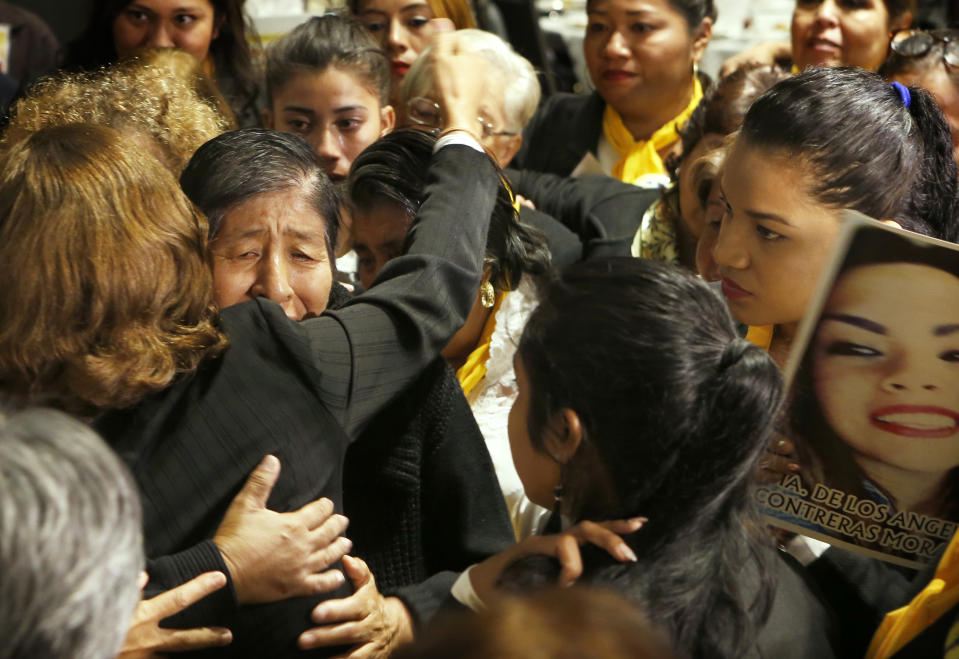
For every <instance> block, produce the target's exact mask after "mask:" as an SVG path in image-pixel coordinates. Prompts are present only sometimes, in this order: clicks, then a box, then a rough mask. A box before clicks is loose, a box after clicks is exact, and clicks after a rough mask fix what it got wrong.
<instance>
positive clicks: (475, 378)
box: [456, 291, 507, 396]
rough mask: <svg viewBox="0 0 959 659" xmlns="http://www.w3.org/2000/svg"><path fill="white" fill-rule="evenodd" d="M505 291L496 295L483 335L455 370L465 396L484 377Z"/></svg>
mask: <svg viewBox="0 0 959 659" xmlns="http://www.w3.org/2000/svg"><path fill="white" fill-rule="evenodd" d="M506 293H507V291H500V292H499V293H497V294H496V303H495V304H493V309H492V310H491V311H490V315H489V318H487V319H486V324H485V325H484V326H483V333H482V334H480V340H479V343H478V344H476V347H475V348H473V352H471V353H470V355H469V357H467V358H466V361H465V362H463V365H462V366H460V367H459V368H458V369H457V370H456V378H457V379H458V380H459V381H460V386H461V387H463V393H464V394H466V395H467V396H469V395H470V392H471V391H473V388H474V387H476V385H478V384H479V383H480V381H481V380H482V379H483V378H484V377H486V362H488V361H489V346H490V341H491V340H492V339H493V330H495V329H496V312H497V311H499V308H500V306H501V305H502V304H503V300H505V299H506Z"/></svg>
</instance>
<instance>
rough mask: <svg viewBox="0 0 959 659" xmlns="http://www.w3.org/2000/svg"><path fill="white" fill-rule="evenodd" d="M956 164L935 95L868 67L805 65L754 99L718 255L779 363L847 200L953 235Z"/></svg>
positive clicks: (740, 314)
mask: <svg viewBox="0 0 959 659" xmlns="http://www.w3.org/2000/svg"><path fill="white" fill-rule="evenodd" d="M956 176H957V175H956V163H955V162H954V161H953V158H952V141H951V138H950V134H949V127H948V126H947V125H946V122H945V120H944V119H943V117H942V113H941V112H940V111H939V108H938V106H937V105H936V102H935V100H934V99H933V98H932V97H931V96H930V95H929V94H928V93H927V92H925V91H923V90H922V89H920V88H918V87H905V86H903V85H900V84H898V83H894V84H893V85H890V84H889V83H887V82H884V81H883V80H882V79H881V78H880V77H879V76H877V75H876V74H874V73H868V72H866V71H863V70H861V69H855V68H851V67H850V68H847V67H837V68H819V69H809V70H807V71H805V72H803V73H801V74H799V75H796V76H793V77H791V78H788V79H786V80H784V81H782V82H780V83H778V84H776V85H775V86H773V87H772V89H770V90H769V91H768V92H766V93H765V94H763V95H762V96H761V97H760V98H759V99H757V100H756V102H755V103H753V105H752V106H751V107H750V109H749V112H747V114H746V118H745V120H744V123H743V128H742V130H741V131H740V133H739V136H738V137H737V138H736V141H735V143H734V144H733V146H732V149H731V150H730V153H729V157H728V158H727V160H726V165H725V169H724V171H723V176H722V191H723V198H724V204H725V206H726V211H725V214H724V215H723V218H722V223H721V227H720V232H719V237H718V239H717V242H716V246H715V248H714V249H713V257H714V259H715V261H716V263H717V265H718V267H719V272H720V275H721V277H722V287H723V294H724V295H725V296H726V300H727V302H728V304H729V308H730V311H731V312H732V314H733V317H735V318H736V320H738V321H740V322H742V323H746V324H748V325H750V326H751V327H752V328H754V329H753V331H752V333H751V334H750V337H751V338H753V339H754V340H756V341H757V342H758V343H761V344H763V345H764V347H767V348H770V349H771V351H772V352H773V357H774V358H775V359H776V360H777V361H779V362H780V363H782V362H783V361H785V356H786V354H787V353H788V348H789V345H790V342H791V339H792V336H793V333H794V332H795V329H796V326H797V325H798V323H799V321H800V319H801V318H802V316H803V314H804V313H805V311H806V307H807V306H808V304H809V301H810V298H811V297H812V294H813V292H814V291H815V289H816V285H817V283H818V281H819V277H820V275H821V273H822V271H823V269H824V268H825V266H826V263H827V261H828V260H829V257H830V254H831V253H832V249H833V247H834V245H835V242H836V239H837V237H838V235H839V229H840V219H839V218H840V212H841V210H842V209H847V208H848V209H853V210H857V211H859V212H861V213H865V214H866V215H869V216H871V217H874V218H877V219H881V220H885V221H889V222H892V223H895V224H898V225H900V226H901V227H903V228H905V229H909V230H911V231H916V232H918V233H922V234H925V235H930V236H934V237H936V238H942V239H944V240H948V241H952V242H955V241H956V240H957V238H959V225H957V183H956Z"/></svg>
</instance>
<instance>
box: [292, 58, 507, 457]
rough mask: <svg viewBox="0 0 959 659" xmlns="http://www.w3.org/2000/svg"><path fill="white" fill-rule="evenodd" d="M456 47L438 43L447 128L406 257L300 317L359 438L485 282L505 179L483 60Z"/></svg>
mask: <svg viewBox="0 0 959 659" xmlns="http://www.w3.org/2000/svg"><path fill="white" fill-rule="evenodd" d="M454 48H455V46H452V45H450V44H449V43H448V42H447V41H445V40H443V39H440V40H439V41H438V42H437V47H436V48H434V49H433V54H432V56H433V57H434V58H435V59H436V79H437V87H438V90H439V92H440V96H441V98H442V106H443V114H444V119H445V121H444V130H443V132H442V135H443V136H442V137H441V138H440V140H439V141H438V142H437V148H436V151H435V152H434V155H433V161H432V163H431V165H430V171H429V183H428V185H427V188H426V199H425V201H424V202H423V204H422V205H421V206H420V209H419V212H418V213H417V215H416V219H415V221H414V225H413V228H412V230H411V232H410V238H409V240H410V244H409V249H408V251H407V253H406V254H405V255H404V256H402V257H399V258H396V259H393V260H392V261H390V263H389V264H387V266H386V267H385V268H384V269H383V271H382V272H381V273H380V275H379V277H378V279H377V284H376V286H375V287H374V288H373V289H371V290H370V291H368V292H367V293H364V294H363V295H361V296H359V297H357V298H356V299H355V300H354V301H352V302H351V303H349V304H348V305H347V306H345V307H343V308H342V309H340V310H337V311H330V312H328V313H325V314H324V315H323V316H321V317H319V318H317V319H312V320H307V321H305V322H304V323H302V327H303V328H304V330H305V331H306V333H307V335H308V339H309V341H310V345H311V348H312V351H313V355H314V358H315V361H316V362H317V365H318V373H317V377H318V379H319V392H320V396H321V398H322V399H323V401H324V402H325V403H326V404H327V406H328V407H329V409H330V410H331V411H332V412H333V414H334V415H335V416H336V417H337V419H338V420H339V421H340V422H341V423H342V424H343V426H344V428H346V430H347V432H348V434H349V435H350V436H351V437H354V438H355V437H356V436H357V435H358V434H359V432H360V430H361V429H362V427H363V426H364V425H365V423H366V422H367V421H368V420H369V419H370V418H371V417H372V416H373V415H374V414H376V412H378V411H379V410H380V409H382V408H383V406H385V405H386V404H387V403H389V402H390V401H391V400H392V399H393V398H394V397H395V396H396V395H397V394H398V393H399V392H400V391H402V390H403V389H404V388H405V387H406V386H408V385H409V384H410V383H411V382H412V381H413V379H414V378H415V377H416V376H417V375H418V374H419V373H420V371H421V370H422V369H423V368H425V367H426V366H427V365H428V364H429V363H430V361H431V360H432V359H434V358H435V357H436V355H437V354H438V353H439V351H440V350H441V349H442V348H443V346H444V345H446V343H447V341H448V340H449V339H450V337H451V336H452V335H453V334H454V333H455V332H456V331H457V330H458V329H459V328H460V327H461V326H462V325H463V323H464V322H465V319H466V316H467V314H468V313H469V309H470V306H471V305H472V302H473V298H474V297H475V295H476V290H477V288H478V287H479V281H480V269H481V267H482V260H483V253H484V248H485V244H486V232H487V228H488V226H489V219H490V215H491V213H492V211H493V204H494V200H495V195H496V186H497V185H499V178H498V175H497V172H496V168H495V165H494V164H493V162H492V160H491V159H490V158H489V157H488V156H486V154H485V153H484V152H483V151H482V149H481V147H480V146H479V143H478V141H477V139H476V137H475V135H476V134H477V133H478V132H479V130H480V126H479V122H478V120H477V117H478V116H479V109H478V108H479V100H480V97H481V95H482V88H481V87H480V83H479V81H481V80H482V79H483V78H482V71H481V69H482V67H483V66H485V63H484V62H483V60H482V59H481V58H479V57H476V56H474V55H464V54H460V53H457V52H455V51H454Z"/></svg>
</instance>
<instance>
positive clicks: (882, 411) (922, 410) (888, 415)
mask: <svg viewBox="0 0 959 659" xmlns="http://www.w3.org/2000/svg"><path fill="white" fill-rule="evenodd" d="M869 422H870V423H872V425H874V426H875V427H877V428H879V429H880V430H885V431H886V432H891V433H892V434H894V435H900V436H902V437H919V438H928V439H935V438H939V437H949V436H951V435H954V434H956V431H959V412H953V411H952V410H947V409H946V408H944V407H936V406H934V405H889V406H887V407H881V408H879V409H878V410H873V412H872V414H870V415H869Z"/></svg>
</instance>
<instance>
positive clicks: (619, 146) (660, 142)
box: [603, 76, 703, 183]
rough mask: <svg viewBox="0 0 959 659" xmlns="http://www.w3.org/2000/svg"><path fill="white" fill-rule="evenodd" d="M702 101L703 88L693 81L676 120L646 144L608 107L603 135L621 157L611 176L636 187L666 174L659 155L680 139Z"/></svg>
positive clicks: (656, 133) (670, 122)
mask: <svg viewBox="0 0 959 659" xmlns="http://www.w3.org/2000/svg"><path fill="white" fill-rule="evenodd" d="M702 98H703V86H702V85H701V84H700V82H699V78H698V77H695V76H694V77H693V98H692V100H690V101H689V105H688V106H686V109H685V110H683V111H682V112H681V113H680V114H679V116H678V117H676V118H675V119H673V120H672V121H669V122H668V123H666V124H665V125H663V126H661V127H660V128H659V129H658V130H657V131H656V132H655V133H653V134H652V136H651V137H650V138H649V139H648V140H645V141H637V140H635V139H633V136H632V134H631V133H630V132H629V130H628V129H627V128H626V125H625V124H624V123H623V119H622V117H620V116H619V113H618V112H616V110H614V109H613V108H612V106H609V105H607V106H606V111H605V112H604V113H603V133H604V134H605V135H606V139H607V140H609V143H610V144H612V145H613V148H614V149H616V153H618V154H619V155H620V157H621V160H620V161H619V162H618V163H617V164H616V166H615V167H614V168H613V176H615V177H616V178H618V179H619V180H620V181H624V182H626V183H636V181H638V180H639V179H640V178H642V177H643V176H646V175H648V174H666V166H665V165H664V164H663V159H662V158H661V157H660V155H659V152H660V151H662V150H663V149H665V148H666V147H667V146H669V145H670V144H672V143H673V142H675V141H676V140H678V139H679V129H680V128H682V127H683V126H684V125H685V124H686V122H687V121H689V116H690V115H691V114H692V113H693V110H695V109H696V106H697V105H699V102H700V101H701V100H702Z"/></svg>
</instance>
